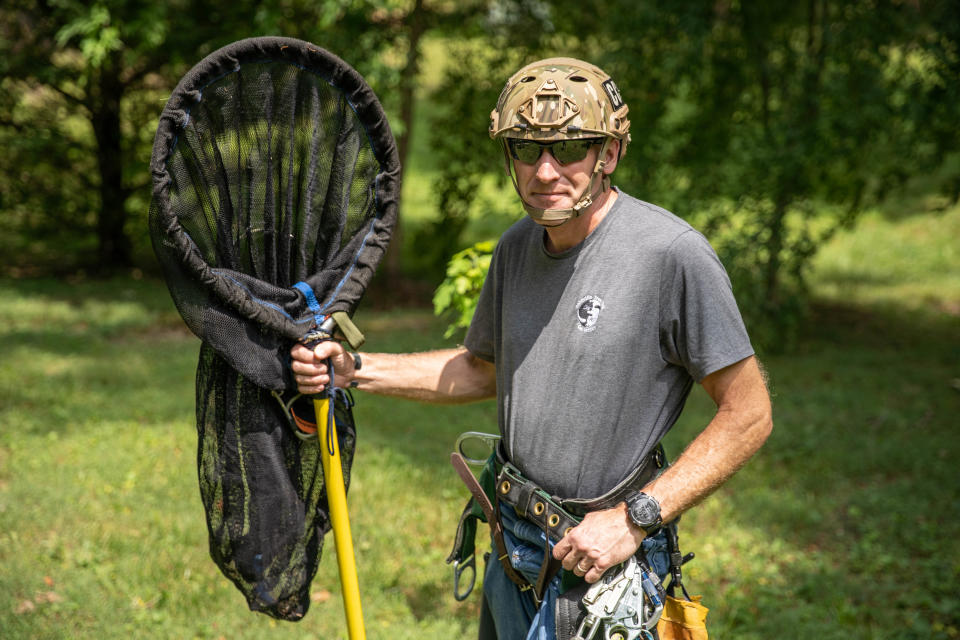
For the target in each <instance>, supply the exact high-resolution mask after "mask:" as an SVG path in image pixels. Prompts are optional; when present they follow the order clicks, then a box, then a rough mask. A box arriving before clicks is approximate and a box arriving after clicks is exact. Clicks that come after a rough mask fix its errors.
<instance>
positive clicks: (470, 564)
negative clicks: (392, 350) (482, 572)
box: [453, 554, 477, 602]
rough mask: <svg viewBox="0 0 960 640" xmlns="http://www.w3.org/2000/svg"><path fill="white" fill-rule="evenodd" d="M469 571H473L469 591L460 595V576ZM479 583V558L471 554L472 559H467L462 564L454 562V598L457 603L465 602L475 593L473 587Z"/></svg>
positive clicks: (457, 561)
mask: <svg viewBox="0 0 960 640" xmlns="http://www.w3.org/2000/svg"><path fill="white" fill-rule="evenodd" d="M467 569H470V570H471V574H470V584H469V585H467V590H466V591H464V592H463V593H460V576H461V575H462V574H463V572H464V571H466V570H467ZM476 581H477V558H476V556H475V555H474V554H470V557H469V558H467V560H466V561H465V562H460V561H459V560H454V562H453V597H454V599H455V600H456V601H457V602H463V601H464V600H466V599H467V596H469V595H470V594H471V593H472V592H473V585H474V583H476Z"/></svg>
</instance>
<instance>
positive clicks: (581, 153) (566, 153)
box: [507, 138, 603, 165]
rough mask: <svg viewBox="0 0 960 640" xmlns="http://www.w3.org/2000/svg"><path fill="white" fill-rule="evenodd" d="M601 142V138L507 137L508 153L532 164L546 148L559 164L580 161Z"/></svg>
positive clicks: (525, 162)
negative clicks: (536, 138) (538, 139)
mask: <svg viewBox="0 0 960 640" xmlns="http://www.w3.org/2000/svg"><path fill="white" fill-rule="evenodd" d="M602 143H603V138H580V139H577V140H557V141H555V142H538V141H537V140H518V139H516V138H507V146H508V147H510V155H512V156H513V157H514V158H515V159H517V160H519V161H520V162H522V163H524V164H533V163H534V162H536V161H537V160H539V159H540V154H541V153H543V150H544V149H547V150H548V151H549V152H550V155H551V156H553V158H554V160H556V161H557V162H559V163H560V164H561V165H567V164H570V163H571V162H580V161H581V160H583V159H584V158H586V157H587V152H588V151H590V147H592V146H593V145H595V144H602Z"/></svg>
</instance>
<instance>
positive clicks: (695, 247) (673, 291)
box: [660, 229, 753, 382]
mask: <svg viewBox="0 0 960 640" xmlns="http://www.w3.org/2000/svg"><path fill="white" fill-rule="evenodd" d="M660 351H661V356H662V357H663V359H664V360H665V361H667V362H669V363H671V364H675V365H677V366H681V367H683V368H685V369H686V370H687V372H689V373H690V375H691V377H693V379H694V380H696V381H697V382H700V381H701V380H703V378H705V377H706V376H708V375H710V374H711V373H713V372H714V371H718V370H720V369H722V368H724V367H726V366H729V365H731V364H734V363H735V362H739V361H740V360H743V359H744V358H746V357H748V356H750V355H753V347H752V346H751V344H750V338H749V336H748V335H747V330H746V327H745V326H744V324H743V318H742V317H741V315H740V310H739V308H738V307H737V301H736V299H735V298H734V296H733V287H732V286H731V284H730V278H729V277H728V276H727V272H726V270H725V269H724V268H723V264H721V262H720V258H718V257H717V254H716V252H715V251H714V250H713V247H711V246H710V243H709V242H707V239H706V238H704V237H703V235H701V234H700V233H699V232H697V231H695V230H692V229H691V230H688V231H686V232H684V233H682V234H681V235H680V236H678V237H677V239H676V240H674V242H673V243H672V244H671V245H670V247H669V248H668V249H667V251H666V254H665V256H664V265H663V270H662V272H661V276H660Z"/></svg>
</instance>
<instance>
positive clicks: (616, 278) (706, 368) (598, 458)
mask: <svg viewBox="0 0 960 640" xmlns="http://www.w3.org/2000/svg"><path fill="white" fill-rule="evenodd" d="M544 233H545V232H544V230H543V228H542V227H540V226H538V225H537V224H536V223H534V222H533V221H532V220H530V219H529V218H524V219H523V220H521V221H519V222H517V223H516V224H515V225H513V226H512V227H511V228H510V229H508V230H507V232H506V233H505V234H504V235H503V237H502V238H501V239H500V242H499V244H498V245H497V248H496V250H495V252H494V256H493V261H492V263H491V265H490V271H489V273H488V274H487V279H486V282H485V283H484V285H483V291H482V292H481V294H480V299H479V302H478V306H477V311H476V314H475V315H474V317H473V322H472V323H471V325H470V329H469V330H468V332H467V337H466V340H465V346H466V347H467V348H468V349H469V350H470V351H471V352H472V353H474V354H475V355H476V356H478V357H480V358H482V359H484V360H487V361H490V362H494V363H495V364H496V372H497V399H498V401H499V422H500V430H501V433H502V434H503V435H504V438H505V443H506V448H507V453H508V455H509V458H510V460H511V462H513V463H514V464H515V465H517V466H518V467H519V468H520V469H521V471H523V473H524V474H525V475H527V477H529V478H530V479H531V480H533V481H534V482H536V483H537V484H539V485H540V486H542V487H543V488H545V489H546V490H547V491H550V492H551V493H553V494H554V495H558V496H560V497H562V498H574V497H577V498H592V497H596V496H598V495H601V494H603V493H605V492H607V491H609V490H610V489H612V488H613V487H614V486H616V485H617V484H618V483H619V482H620V481H621V480H623V479H625V478H626V477H627V476H628V475H629V474H630V472H631V471H633V470H634V469H635V468H636V467H637V465H638V464H639V463H640V461H641V460H642V459H643V456H644V455H646V454H647V452H649V451H650V450H651V449H652V448H653V447H654V446H655V445H656V444H657V443H658V442H659V441H660V439H661V438H662V437H663V436H664V434H666V432H667V431H668V430H669V429H670V427H672V426H673V424H674V422H676V420H677V418H678V417H679V415H680V412H681V410H682V409H683V405H684V402H685V401H686V398H687V394H688V393H689V392H690V388H691V386H692V384H693V381H694V380H696V381H700V380H702V379H703V378H704V377H705V376H707V375H708V374H710V373H713V372H714V371H717V370H719V369H722V368H723V367H725V366H728V365H730V364H733V363H735V362H739V361H740V360H742V359H744V358H746V357H748V356H750V355H752V354H753V349H752V347H751V346H750V340H749V338H748V336H747V332H746V329H745V328H744V326H743V320H742V319H741V317H740V312H739V310H738V309H737V304H736V301H735V300H734V297H733V292H732V289H731V286H730V280H729V278H728V277H727V274H726V271H725V270H724V268H723V265H722V264H720V260H719V259H718V258H717V255H716V253H715V252H714V251H713V248H712V247H711V246H710V244H709V243H708V242H707V240H706V239H705V238H704V237H703V236H702V235H701V234H700V233H698V232H697V231H696V230H694V229H693V228H692V227H691V226H690V225H689V224H687V223H686V222H684V221H683V220H681V219H680V218H678V217H677V216H675V215H673V214H672V213H670V212H668V211H666V210H664V209H661V208H659V207H656V206H654V205H651V204H648V203H645V202H641V201H639V200H637V199H635V198H632V197H630V196H628V195H627V194H625V193H623V192H622V191H620V192H619V197H618V198H617V200H616V202H615V203H614V205H613V207H612V208H611V209H610V211H609V212H608V213H607V216H606V217H605V218H604V219H603V220H602V221H601V223H600V224H599V225H598V226H597V228H596V229H595V230H594V231H593V233H591V234H590V235H589V236H588V237H587V238H586V240H584V241H583V242H582V243H580V244H579V245H577V246H576V247H574V248H572V249H570V250H568V251H565V252H563V253H561V254H550V253H548V252H547V251H546V249H545V248H544V242H543V241H544Z"/></svg>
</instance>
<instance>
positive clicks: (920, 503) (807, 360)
mask: <svg viewBox="0 0 960 640" xmlns="http://www.w3.org/2000/svg"><path fill="white" fill-rule="evenodd" d="M957 216H958V212H957V209H953V210H950V211H947V212H945V213H941V214H928V215H923V216H913V217H906V218H901V219H899V220H896V221H890V220H886V219H884V218H883V217H881V216H879V215H876V216H869V217H868V218H866V219H865V220H864V226H863V227H862V228H861V229H858V230H857V231H856V232H854V233H851V234H848V235H844V236H840V237H838V238H836V239H835V240H834V242H833V243H831V245H830V246H828V247H827V248H826V249H825V250H824V252H823V254H822V255H821V256H820V258H819V259H818V261H817V264H816V268H815V271H814V273H815V276H816V277H815V281H814V285H815V287H814V289H815V291H816V292H817V295H818V300H817V303H816V305H815V308H814V315H813V317H812V318H811V319H810V322H809V324H808V325H807V328H806V331H805V333H804V335H803V337H802V339H801V341H800V343H799V344H798V347H797V349H796V350H795V351H794V352H792V353H790V354H785V355H778V356H771V357H768V358H765V364H766V366H767V368H768V370H769V373H770V377H771V386H772V391H773V394H774V411H775V415H774V417H775V423H776V426H775V429H774V433H773V435H772V436H771V438H770V440H769V441H768V443H767V445H766V446H765V447H764V449H763V450H762V451H761V453H760V454H759V455H758V457H757V458H756V459H755V460H754V461H752V462H751V464H750V465H748V466H747V467H746V468H745V469H743V470H742V471H741V472H740V473H739V474H738V475H737V476H736V477H735V478H734V479H733V480H732V481H731V482H730V483H728V484H727V485H726V486H724V487H723V488H722V489H721V490H720V491H719V492H718V493H717V494H716V495H714V496H713V497H711V498H710V499H709V500H707V501H706V502H705V503H704V504H703V505H701V506H700V507H698V508H696V509H695V510H693V511H692V512H690V513H689V514H687V515H686V516H684V520H683V529H682V533H681V543H682V544H683V545H684V547H685V549H686V550H689V551H695V552H696V553H697V559H696V560H695V561H694V562H693V563H691V564H690V565H688V569H687V571H686V572H685V575H686V577H687V582H688V584H689V586H690V587H691V588H692V590H693V591H694V592H697V593H702V594H704V598H705V602H706V604H707V606H709V607H710V608H711V613H710V617H709V619H708V621H709V624H710V630H711V638H714V639H719V640H726V639H738V640H739V639H744V638H746V639H757V640H768V639H771V638H776V639H786V640H790V639H797V640H800V639H806V638H837V639H840V638H843V639H864V640H866V639H876V638H896V639H900V638H917V639H920V638H923V639H927V638H956V637H958V635H960V632H958V627H960V597H958V593H960V543H958V540H960V491H958V487H960V483H958V480H960V473H958V471H957V465H956V459H957V458H958V456H960V446H958V436H957V424H958V422H957V420H958V418H957V416H960V331H958V329H960V322H958V314H957V308H958V307H957V305H960V292H958V290H957V285H956V277H957V272H958V266H960V265H958V256H957V254H956V253H955V249H954V248H953V247H954V245H955V238H957V237H958V234H957V233H956V229H957V226H956V225H957ZM861 255H862V257H861ZM0 300H2V301H3V302H2V303H0V630H2V631H0V636H2V637H3V638H11V639H21V638H98V639H99V638H129V637H143V638H221V637H222V638H264V637H270V638H275V637H276V638H285V637H289V638H324V639H326V638H342V637H345V625H344V616H343V610H342V603H341V601H340V597H339V583H338V579H337V570H336V562H335V559H334V550H333V546H332V542H333V541H332V537H330V538H328V543H329V544H328V546H327V549H326V551H325V555H324V557H323V560H322V562H321V566H320V570H319V573H318V575H317V577H316V579H315V580H314V583H313V594H314V598H315V601H314V602H313V604H312V606H311V610H310V613H309V614H308V615H307V616H306V618H305V619H304V620H302V621H301V622H299V623H296V624H291V623H280V622H276V621H273V620H271V619H269V618H267V617H265V616H262V615H258V614H253V613H250V612H248V611H247V609H246V606H245V604H244V601H243V598H242V596H241V595H240V593H239V591H237V590H236V589H235V588H234V587H233V586H232V585H231V584H230V583H229V582H228V581H227V580H226V579H225V578H223V577H222V576H221V575H220V573H219V572H218V570H217V569H216V567H215V565H214V564H213V562H212V561H211V560H210V558H209V556H208V554H207V541H206V528H205V525H204V521H203V512H202V508H201V504H200V500H199V495H198V490H197V480H196V460H195V446H196V434H195V429H194V424H193V373H194V366H195V360H196V353H197V348H198V341H197V340H196V338H194V337H192V336H191V335H190V334H188V333H187V332H186V331H185V330H184V329H183V328H182V323H181V321H180V320H179V317H178V316H177V314H176V311H175V310H174V308H173V306H172V304H171V303H170V301H169V298H168V296H167V293H166V290H165V287H164V286H163V284H162V283H160V282H158V281H154V280H149V279H134V278H118V279H114V280H110V281H85V280H78V281H72V282H57V281H52V280H0ZM358 320H359V323H360V325H361V326H362V328H363V329H364V330H365V332H366V333H367V335H368V341H369V347H370V348H371V349H381V350H387V351H407V350H415V349H426V348H433V347H437V346H444V345H445V344H449V343H445V342H444V341H442V340H441V339H440V336H441V335H442V332H443V323H442V322H438V321H437V320H435V319H433V318H432V317H431V316H430V315H429V314H428V313H427V312H425V311H419V310H410V311H394V312H389V313H383V312H374V311H363V312H362V313H361V314H360V316H359V318H358ZM357 400H358V406H357V409H356V418H357V422H358V429H359V445H358V452H357V458H356V463H355V466H354V473H353V479H354V481H353V486H352V488H351V493H350V498H349V501H350V508H351V518H352V525H353V533H354V539H355V545H356V551H357V561H358V570H359V577H360V587H361V591H362V594H363V607H364V614H365V620H366V624H367V628H368V633H369V636H370V637H371V638H372V639H378V638H384V639H395V638H411V639H413V638H417V639H420V638H438V639H439V638H444V639H446V638H459V637H471V636H473V635H474V634H475V618H476V613H477V597H476V595H475V596H473V597H471V599H470V600H469V601H468V602H467V603H464V604H458V603H456V602H455V601H454V600H453V597H452V595H451V594H450V587H451V574H450V570H449V567H447V566H446V565H445V564H444V562H443V560H444V558H445V556H446V554H447V552H448V551H449V547H450V544H451V538H452V534H453V529H454V526H455V522H456V517H457V515H458V514H459V510H460V508H461V507H462V504H463V502H464V500H465V497H466V491H465V489H464V488H463V487H462V486H461V485H460V482H459V480H458V479H457V478H456V476H455V474H454V473H453V472H452V469H451V468H450V467H449V463H448V461H447V455H448V453H449V451H450V449H451V448H452V446H453V442H454V440H455V438H456V436H457V434H459V433H460V432H462V431H465V430H471V429H479V430H494V429H495V423H496V407H495V405H494V404H493V403H481V404H477V405H471V406H467V407H429V406H422V405H418V404H415V403H409V402H403V401H396V400H387V399H382V398H376V397H372V396H367V395H363V394H357ZM710 415H711V406H710V402H709V399H708V398H707V397H706V396H705V394H703V393H702V392H701V391H699V390H695V392H694V394H693V395H692V396H691V399H690V401H689V403H688V406H687V409H686V411H685V412H684V415H683V417H682V419H681V421H680V423H679V424H678V425H677V427H676V429H675V430H674V431H673V432H672V433H671V434H670V436H669V438H668V449H669V451H670V452H671V453H672V454H674V455H675V454H676V453H677V452H678V451H679V449H680V448H681V447H682V445H683V443H684V442H685V441H686V440H688V439H689V438H691V437H693V435H695V434H696V432H697V431H698V430H699V429H700V428H702V426H703V424H705V423H706V421H707V420H708V419H709V417H710Z"/></svg>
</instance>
